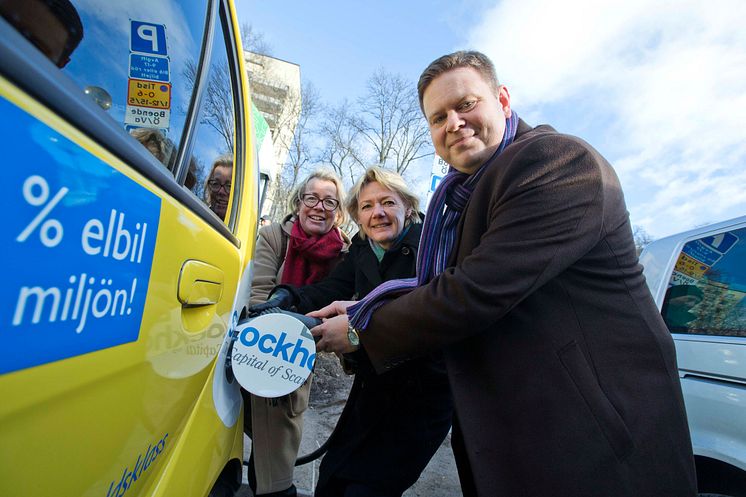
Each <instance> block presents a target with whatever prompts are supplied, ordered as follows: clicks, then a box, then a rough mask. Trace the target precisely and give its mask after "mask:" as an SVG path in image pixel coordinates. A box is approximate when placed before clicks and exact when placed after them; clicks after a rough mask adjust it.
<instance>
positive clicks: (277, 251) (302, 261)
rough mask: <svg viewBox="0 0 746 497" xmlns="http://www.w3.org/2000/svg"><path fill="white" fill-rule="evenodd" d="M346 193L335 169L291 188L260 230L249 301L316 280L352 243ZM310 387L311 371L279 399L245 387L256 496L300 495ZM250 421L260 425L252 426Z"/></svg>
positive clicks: (250, 462)
mask: <svg viewBox="0 0 746 497" xmlns="http://www.w3.org/2000/svg"><path fill="white" fill-rule="evenodd" d="M343 195H344V194H343V186H342V181H341V180H340V179H339V177H337V175H336V174H334V173H332V172H330V171H327V170H318V171H315V172H313V173H311V175H309V176H308V177H307V178H306V179H305V180H303V181H301V183H300V184H299V185H298V186H297V187H296V188H295V190H294V191H293V192H292V193H291V195H290V199H289V202H288V207H289V210H290V214H288V215H287V217H285V219H284V220H283V221H282V222H281V223H272V224H269V225H267V226H262V227H261V228H260V229H259V237H258V239H257V245H256V251H255V255H254V278H253V280H252V282H251V297H250V303H251V304H257V303H259V302H264V301H266V300H267V296H268V294H269V292H270V291H271V290H272V288H274V287H275V285H278V284H285V285H294V286H302V285H308V284H311V283H315V282H317V281H319V280H321V279H322V278H324V277H325V276H326V275H328V274H329V272H330V271H331V270H332V268H333V267H334V266H335V265H336V264H337V263H338V262H339V261H340V259H341V258H342V255H343V252H345V251H346V250H347V246H348V245H349V240H348V238H347V236H346V235H345V234H344V233H343V232H342V231H341V230H340V229H339V225H340V224H342V223H343V222H344V221H345V219H346V216H345V213H344V211H343V209H341V208H340V202H342V201H343V200H344V197H343ZM310 389H311V376H309V378H308V380H307V381H306V382H305V383H304V384H303V385H302V386H301V387H300V388H299V389H298V390H296V391H295V392H293V393H291V394H289V395H286V396H284V397H280V398H278V399H267V398H263V397H258V396H255V395H252V394H250V393H248V392H246V391H242V393H243V395H244V405H245V410H246V415H245V417H244V430H245V431H246V432H247V433H248V434H249V436H251V437H252V446H251V457H250V458H249V483H250V485H251V487H252V490H253V491H254V494H255V495H257V496H270V495H271V496H283V497H284V496H295V495H296V489H295V486H294V485H293V468H294V466H295V459H296V457H297V455H298V449H299V447H300V441H301V434H302V428H303V418H302V415H303V411H305V410H306V408H307V407H308V395H309V393H310ZM252 426H254V427H257V428H256V429H255V430H252ZM259 427H261V428H259ZM252 432H253V433H252Z"/></svg>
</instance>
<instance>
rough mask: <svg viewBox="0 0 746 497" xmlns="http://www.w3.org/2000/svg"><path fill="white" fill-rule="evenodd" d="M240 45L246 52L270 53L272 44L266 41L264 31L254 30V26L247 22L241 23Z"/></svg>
mask: <svg viewBox="0 0 746 497" xmlns="http://www.w3.org/2000/svg"><path fill="white" fill-rule="evenodd" d="M241 45H242V46H243V49H244V50H246V51H248V52H254V53H258V54H261V55H272V45H271V44H270V43H269V41H267V38H266V37H265V36H264V33H262V32H261V31H257V30H255V29H254V26H252V25H251V24H249V23H247V22H244V23H242V24H241Z"/></svg>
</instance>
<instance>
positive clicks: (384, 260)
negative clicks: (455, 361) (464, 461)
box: [252, 167, 453, 497]
mask: <svg viewBox="0 0 746 497" xmlns="http://www.w3.org/2000/svg"><path fill="white" fill-rule="evenodd" d="M346 207H347V212H348V213H349V214H350V216H352V218H353V219H354V220H355V221H356V222H357V224H358V226H359V227H360V231H359V232H358V233H357V234H356V235H355V236H354V237H353V239H352V244H351V245H350V250H349V253H348V254H347V256H346V257H345V259H344V260H343V261H342V262H341V263H340V264H339V265H337V267H336V268H334V270H333V271H332V272H331V274H330V275H329V276H328V277H327V278H325V279H323V280H322V281H320V282H319V283H315V284H313V285H307V286H304V287H301V288H297V287H290V286H280V287H278V289H276V290H275V292H273V293H274V294H282V293H283V291H284V293H286V298H285V302H284V305H285V306H292V305H294V306H296V307H297V309H298V311H300V312H309V311H312V310H314V309H319V308H321V307H324V306H325V305H328V304H330V303H331V302H333V301H335V300H350V299H353V298H362V297H365V296H366V295H367V294H368V293H369V292H371V291H372V290H373V289H374V288H376V287H377V286H378V285H380V284H381V283H383V282H385V281H389V280H392V279H399V278H410V277H413V276H415V264H416V259H417V248H418V246H419V243H420V233H421V231H422V224H421V220H420V215H419V212H418V210H419V199H418V198H417V196H416V195H414V194H413V193H412V192H411V191H410V190H409V188H408V187H407V185H406V183H405V182H404V179H403V178H402V177H401V176H399V175H398V174H396V173H395V172H393V171H388V170H385V169H381V168H378V167H371V168H369V169H368V170H367V171H366V172H365V174H364V175H363V176H362V177H361V178H360V179H359V180H358V181H357V183H356V184H355V186H354V187H353V188H352V190H351V191H350V194H349V199H348V201H347V205H346ZM273 297H274V295H273ZM275 302H277V301H276V300H275ZM260 308H261V306H255V307H254V308H253V309H252V310H259V309H260ZM357 339H358V337H357V335H356V334H355V332H354V330H350V331H349V333H348V340H350V342H353V343H356V342H357ZM345 362H346V365H347V368H346V369H348V370H352V371H353V372H354V373H355V381H354V384H353V387H352V391H351V392H350V397H349V399H348V401H347V404H346V405H345V408H344V411H343V412H342V414H341V416H340V419H339V422H338V425H337V428H336V429H335V431H334V434H333V435H332V437H331V439H330V440H329V446H328V451H327V453H326V455H325V456H324V459H323V460H322V461H321V466H320V467H319V481H318V484H317V486H316V490H315V492H314V495H315V496H316V497H371V496H375V497H399V496H401V495H402V493H404V491H405V490H407V488H409V487H410V486H412V485H413V484H414V483H415V482H416V481H417V479H418V478H419V476H420V473H422V471H423V470H424V469H425V466H427V463H428V461H430V459H431V458H432V456H433V454H435V452H436V451H437V450H438V447H439V446H440V444H441V443H442V442H443V439H445V437H446V435H447V434H448V430H449V429H450V427H451V414H452V411H453V401H452V399H451V393H450V389H449V386H448V378H447V375H446V371H445V363H444V362H443V358H442V355H441V354H440V353H437V354H432V355H425V356H423V357H421V358H419V359H415V360H412V361H407V362H405V363H403V364H401V365H400V366H398V367H396V368H394V369H392V370H391V371H389V372H386V373H384V374H380V375H379V374H376V372H375V371H374V369H373V366H372V365H371V363H370V361H369V360H368V358H367V356H366V355H365V353H364V351H362V350H358V351H357V352H355V353H353V354H349V355H347V356H345Z"/></svg>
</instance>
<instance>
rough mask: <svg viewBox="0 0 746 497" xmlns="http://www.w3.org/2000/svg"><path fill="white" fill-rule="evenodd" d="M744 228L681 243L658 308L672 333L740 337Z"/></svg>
mask: <svg viewBox="0 0 746 497" xmlns="http://www.w3.org/2000/svg"><path fill="white" fill-rule="evenodd" d="M745 239H746V228H742V229H738V230H732V231H726V232H723V233H719V234H717V235H713V236H707V237H704V238H699V239H697V240H692V241H690V242H687V243H686V244H685V245H684V248H683V249H682V250H681V253H680V254H679V257H678V259H677V261H676V266H675V268H674V271H673V273H672V275H671V279H670V281H669V284H668V290H666V296H665V300H664V301H663V306H662V308H661V314H662V316H663V319H664V321H665V322H666V325H667V326H668V329H669V330H670V331H671V332H672V333H687V334H693V335H722V336H729V337H746V299H744V296H746V241H744V240H745Z"/></svg>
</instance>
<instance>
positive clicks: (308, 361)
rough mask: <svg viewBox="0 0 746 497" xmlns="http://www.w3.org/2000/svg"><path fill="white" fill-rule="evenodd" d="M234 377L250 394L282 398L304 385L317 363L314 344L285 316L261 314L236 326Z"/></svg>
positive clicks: (297, 325) (299, 323)
mask: <svg viewBox="0 0 746 497" xmlns="http://www.w3.org/2000/svg"><path fill="white" fill-rule="evenodd" d="M236 331H237V332H238V338H237V339H236V341H235V343H234V344H233V355H232V356H231V366H232V368H233V374H234V376H235V377H236V380H238V383H240V384H241V386H242V387H244V388H245V389H246V390H248V391H249V392H251V393H253V394H254V395H259V396H260V397H281V396H283V395H287V394H289V393H290V392H293V391H295V390H296V389H297V388H298V387H300V386H301V385H302V384H303V383H305V381H306V379H307V378H308V375H309V374H311V371H312V370H313V365H314V362H315V361H316V344H315V343H314V341H313V336H312V335H311V332H310V331H308V328H306V327H305V326H304V325H303V323H301V322H300V321H298V320H297V319H295V318H293V317H291V316H287V315H285V314H264V315H262V316H258V317H256V318H254V319H250V320H249V321H247V322H245V323H241V324H239V325H238V326H237V327H236Z"/></svg>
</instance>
